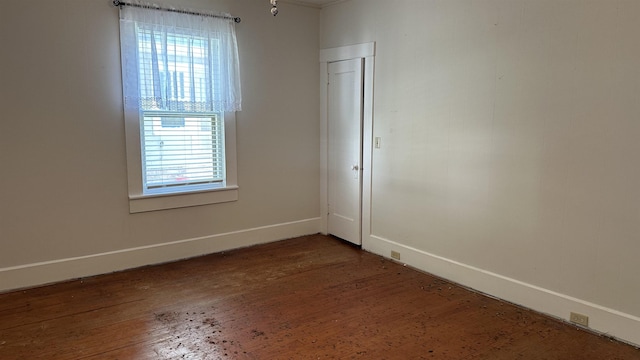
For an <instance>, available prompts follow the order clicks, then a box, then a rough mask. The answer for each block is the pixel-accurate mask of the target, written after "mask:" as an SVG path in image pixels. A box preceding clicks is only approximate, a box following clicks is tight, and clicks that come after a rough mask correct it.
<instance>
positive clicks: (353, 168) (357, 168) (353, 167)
mask: <svg viewBox="0 0 640 360" xmlns="http://www.w3.org/2000/svg"><path fill="white" fill-rule="evenodd" d="M351 170H360V167H359V166H358V165H353V166H352V167H351Z"/></svg>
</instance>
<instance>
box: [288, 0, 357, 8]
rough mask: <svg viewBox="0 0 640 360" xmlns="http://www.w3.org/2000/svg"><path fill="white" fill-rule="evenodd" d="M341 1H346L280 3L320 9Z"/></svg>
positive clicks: (322, 0)
mask: <svg viewBox="0 0 640 360" xmlns="http://www.w3.org/2000/svg"><path fill="white" fill-rule="evenodd" d="M343 1H346V0H282V2H287V3H291V4H298V5H305V6H311V7H316V8H322V7H325V6H329V5H332V4H335V3H339V2H343Z"/></svg>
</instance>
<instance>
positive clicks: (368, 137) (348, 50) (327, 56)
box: [320, 42, 375, 248]
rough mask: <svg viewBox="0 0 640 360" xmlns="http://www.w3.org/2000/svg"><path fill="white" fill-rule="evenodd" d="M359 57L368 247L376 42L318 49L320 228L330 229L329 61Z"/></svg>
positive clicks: (364, 225) (363, 242)
mask: <svg viewBox="0 0 640 360" xmlns="http://www.w3.org/2000/svg"><path fill="white" fill-rule="evenodd" d="M351 59H360V60H361V63H362V66H363V74H364V75H363V78H364V89H363V109H362V110H363V112H362V119H363V122H362V163H361V164H362V166H361V167H360V175H361V226H360V238H359V239H358V243H361V245H362V247H363V248H367V244H368V242H369V238H370V236H371V164H372V161H371V160H372V150H373V88H374V83H373V81H374V63H375V62H374V60H375V43H373V42H370V43H363V44H357V45H349V46H341V47H336V48H329V49H322V50H320V219H321V224H320V232H321V233H323V234H328V233H329V227H328V218H329V204H328V200H329V195H328V182H329V181H328V179H329V174H328V157H329V151H328V148H329V140H328V138H329V136H328V135H329V134H328V132H329V126H328V83H329V71H328V68H329V64H330V63H332V62H338V61H342V60H351Z"/></svg>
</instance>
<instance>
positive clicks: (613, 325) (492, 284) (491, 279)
mask: <svg viewBox="0 0 640 360" xmlns="http://www.w3.org/2000/svg"><path fill="white" fill-rule="evenodd" d="M362 246H363V249H365V250H367V251H370V252H372V253H375V254H378V255H381V256H384V257H386V258H389V257H390V255H391V251H392V250H393V251H397V252H400V254H401V261H402V263H405V264H407V265H409V266H411V267H414V268H416V269H419V270H422V271H425V272H428V273H430V274H434V275H436V276H439V277H442V278H444V279H447V280H450V281H453V282H456V283H458V284H460V285H463V286H466V287H469V288H471V289H474V290H477V291H480V292H483V293H486V294H488V295H491V296H495V297H497V298H500V299H503V300H506V301H508V302H511V303H514V304H518V305H522V306H524V307H527V308H529V309H532V310H535V311H538V312H541V313H544V314H548V315H551V316H553V317H556V318H559V319H562V320H566V321H568V320H569V313H570V312H577V313H580V314H585V315H587V316H589V328H590V329H591V330H593V331H595V332H598V333H602V334H606V335H607V336H612V337H614V338H617V339H619V340H622V341H624V342H628V343H630V344H632V345H635V346H638V345H640V318H639V317H637V316H634V315H630V314H626V313H623V312H621V311H617V310H614V309H609V308H606V307H604V306H600V305H597V304H593V303H590V302H588V301H584V300H581V299H577V298H574V297H571V296H567V295H564V294H560V293H558V292H555V291H551V290H548V289H544V288H541V287H538V286H535V285H531V284H527V283H524V282H522V281H518V280H515V279H511V278H508V277H506V276H502V275H500V274H496V273H492V272H490V271H486V270H482V269H479V268H476V267H473V266H469V265H466V264H463V263H460V262H457V261H454V260H450V259H447V258H444V257H441V256H437V255H433V254H430V253H427V252H424V251H421V250H418V249H415V248H412V247H409V246H405V245H402V244H399V243H396V242H394V241H391V240H388V239H384V238H381V237H378V236H374V235H370V236H368V237H367V236H365V237H364V238H363V245H362Z"/></svg>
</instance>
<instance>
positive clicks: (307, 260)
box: [0, 235, 640, 360]
mask: <svg viewBox="0 0 640 360" xmlns="http://www.w3.org/2000/svg"><path fill="white" fill-rule="evenodd" d="M0 359H142V360H144V359H198V360H202V359H546V360H550V359H558V360H560V359H562V360H567V359H581V360H582V359H640V350H638V349H636V348H634V347H632V346H629V345H627V344H624V343H620V342H617V341H614V340H611V339H608V338H605V337H600V336H597V335H595V334H592V333H590V332H586V331H583V330H581V329H577V328H576V327H574V326H571V325H569V324H566V323H562V322H559V321H556V320H554V319H551V318H548V317H546V316H543V315H541V314H537V313H534V312H532V311H529V310H526V309H522V308H520V307H517V306H514V305H511V304H507V303H504V302H501V301H498V300H495V299H492V298H489V297H486V296H483V295H481V294H478V293H474V292H471V291H468V290H466V289H464V288H461V287H459V286H457V285H455V284H451V283H449V282H447V281H444V280H442V279H439V278H436V277H433V276H430V275H428V274H423V273H420V272H418V271H415V270H412V269H410V268H407V267H404V266H402V265H400V264H396V263H393V262H390V261H387V260H385V259H383V258H381V257H378V256H375V255H372V254H368V253H365V252H363V251H361V250H359V249H357V248H355V247H353V246H350V245H347V244H345V243H343V242H341V241H339V240H337V239H334V238H331V237H326V236H321V235H314V236H307V237H302V238H296V239H291V240H285V241H281V242H277V243H272V244H267V245H261V246H256V247H252V248H247V249H240V250H235V251H230V252H226V253H221V254H214V255H208V256H203V257H199V258H195V259H189V260H185V261H180V262H175V263H170V264H163V265H159V266H152V267H145V268H141V269H134V270H129V271H124V272H119V273H114V274H108V275H102V276H96V277H91V278H86V279H80V280H75V281H69V282H65V283H60V284H55V285H51V286H44V287H39V288H33V289H27V290H23V291H15V292H11V293H6V294H1V295H0Z"/></svg>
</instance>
